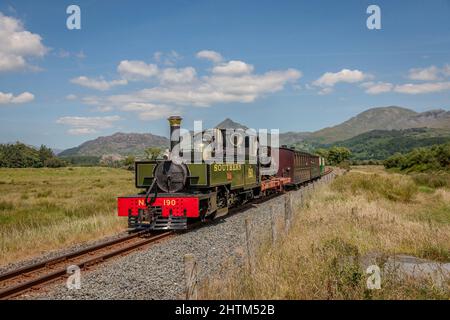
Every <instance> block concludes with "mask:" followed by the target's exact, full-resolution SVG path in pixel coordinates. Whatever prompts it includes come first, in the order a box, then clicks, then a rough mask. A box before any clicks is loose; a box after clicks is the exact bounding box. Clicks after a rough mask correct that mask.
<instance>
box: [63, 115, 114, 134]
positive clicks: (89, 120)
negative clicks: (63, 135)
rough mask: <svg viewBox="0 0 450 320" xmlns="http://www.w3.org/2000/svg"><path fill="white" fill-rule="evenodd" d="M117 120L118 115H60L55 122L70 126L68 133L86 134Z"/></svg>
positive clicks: (105, 127) (106, 126) (107, 126)
mask: <svg viewBox="0 0 450 320" xmlns="http://www.w3.org/2000/svg"><path fill="white" fill-rule="evenodd" d="M119 120H120V117H119V116H106V117H62V118H59V119H58V120H56V123H59V124H63V125H67V126H70V127H71V128H70V129H69V130H68V131H67V132H68V133H69V134H72V135H86V134H93V133H97V132H98V130H100V129H107V128H111V127H112V126H113V124H114V123H115V122H117V121H119Z"/></svg>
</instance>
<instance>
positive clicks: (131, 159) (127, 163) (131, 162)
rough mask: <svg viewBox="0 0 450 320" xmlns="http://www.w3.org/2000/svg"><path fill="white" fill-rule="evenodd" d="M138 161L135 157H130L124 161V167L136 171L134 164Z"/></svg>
mask: <svg viewBox="0 0 450 320" xmlns="http://www.w3.org/2000/svg"><path fill="white" fill-rule="evenodd" d="M135 161H136V158H135V157H134V156H131V155H130V156H128V157H126V158H125V160H123V165H124V166H125V167H126V168H127V169H128V170H133V169H134V162H135Z"/></svg>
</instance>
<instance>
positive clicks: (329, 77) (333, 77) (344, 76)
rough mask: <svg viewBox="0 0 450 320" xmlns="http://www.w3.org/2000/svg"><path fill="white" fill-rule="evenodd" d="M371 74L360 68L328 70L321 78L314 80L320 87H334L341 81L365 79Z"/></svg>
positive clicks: (353, 81)
mask: <svg viewBox="0 0 450 320" xmlns="http://www.w3.org/2000/svg"><path fill="white" fill-rule="evenodd" d="M369 78H371V76H370V75H369V74H365V73H364V72H362V71H359V70H356V69H355V70H349V69H342V70H341V71H339V72H335V73H333V72H326V73H324V74H323V75H322V76H321V77H320V78H319V79H317V80H316V81H314V82H313V84H314V85H315V86H318V87H333V86H334V85H336V84H337V83H339V82H346V83H355V82H360V81H363V80H365V79H369Z"/></svg>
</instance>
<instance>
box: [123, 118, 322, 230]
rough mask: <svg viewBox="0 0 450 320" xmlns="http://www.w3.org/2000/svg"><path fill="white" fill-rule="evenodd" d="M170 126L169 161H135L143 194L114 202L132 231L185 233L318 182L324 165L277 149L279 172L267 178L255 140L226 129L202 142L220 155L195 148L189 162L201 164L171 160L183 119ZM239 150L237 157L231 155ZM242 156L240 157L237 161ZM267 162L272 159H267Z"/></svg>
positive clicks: (215, 131)
mask: <svg viewBox="0 0 450 320" xmlns="http://www.w3.org/2000/svg"><path fill="white" fill-rule="evenodd" d="M169 123H170V131H171V143H170V149H169V150H170V158H169V159H166V160H161V161H137V162H136V163H135V185H136V187H137V188H141V189H143V190H144V191H143V192H142V193H140V194H137V195H132V196H125V197H119V198H118V214H119V216H123V217H128V224H129V227H130V228H132V229H136V228H148V229H151V230H167V229H174V230H177V229H186V228H187V227H188V223H189V222H192V221H198V220H204V219H213V218H215V217H218V216H222V215H225V214H227V213H228V209H229V208H231V207H235V206H239V205H241V204H243V203H245V202H247V201H251V200H252V199H255V198H259V197H264V196H267V195H269V194H273V193H279V192H283V191H284V190H285V188H288V187H294V188H297V187H299V186H301V185H302V184H304V183H307V182H308V181H311V180H314V179H317V178H319V177H320V175H321V172H322V171H321V170H322V167H321V165H322V164H323V162H321V161H322V160H321V159H320V158H319V157H318V156H315V155H311V154H309V153H306V152H301V151H296V150H293V149H289V148H287V147H285V146H283V147H281V148H279V160H278V167H279V170H278V172H277V173H275V174H273V173H270V174H267V171H265V170H264V169H265V168H267V163H265V161H264V164H262V163H261V162H260V159H259V154H258V151H257V150H258V148H257V144H258V141H257V138H255V137H254V136H250V135H242V136H241V138H239V137H236V133H229V132H228V131H227V130H225V129H212V132H213V135H210V136H208V135H205V136H206V137H207V138H206V140H207V141H204V142H206V143H205V144H203V143H202V144H201V145H202V146H203V145H208V143H209V142H211V141H215V142H216V143H217V144H218V145H223V147H224V148H223V150H222V151H219V152H217V151H213V153H214V154H215V156H214V157H212V154H213V153H211V158H209V157H208V156H207V154H208V153H205V152H204V150H203V149H201V150H197V149H195V148H196V147H195V146H194V148H193V149H192V150H191V149H189V150H188V151H189V154H190V155H191V157H192V159H194V158H195V157H196V156H200V159H201V161H200V163H198V162H195V163H194V162H192V163H191V162H179V161H174V160H175V159H176V156H177V154H178V155H180V154H183V153H184V152H185V151H186V150H183V149H181V150H179V149H176V148H177V147H178V146H179V145H180V142H181V141H182V139H181V137H180V133H179V132H180V124H181V118H180V117H170V118H169ZM201 137H202V139H203V134H202V136H201ZM194 138H195V135H194ZM183 139H184V138H183ZM202 142H203V140H202ZM225 142H231V145H232V146H231V149H227V148H225V145H226V143H225ZM216 146H217V145H216ZM237 149H239V150H240V152H241V153H236V152H231V151H230V150H234V151H236V150H237ZM214 150H216V149H214ZM227 150H228V151H227ZM269 150H270V148H269ZM196 152H197V154H196ZM187 154H188V153H186V155H187ZM242 154H244V156H243V158H242V157H241V158H239V157H238V155H242ZM174 157H175V158H174ZM222 157H223V158H222ZM266 158H267V159H271V160H273V159H272V158H271V156H268V157H266ZM217 159H222V160H223V161H219V162H217V161H216V160H217ZM238 159H239V160H238ZM275 163H276V161H275Z"/></svg>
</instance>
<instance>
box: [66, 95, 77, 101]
mask: <svg viewBox="0 0 450 320" xmlns="http://www.w3.org/2000/svg"><path fill="white" fill-rule="evenodd" d="M76 99H77V96H76V95H74V94H68V95H67V96H66V100H76Z"/></svg>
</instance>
